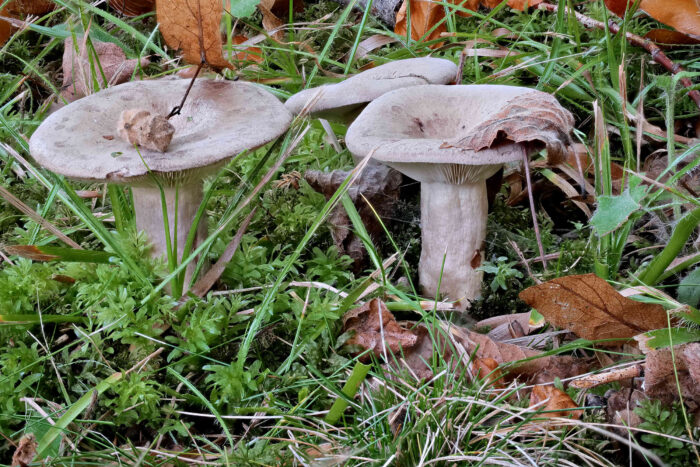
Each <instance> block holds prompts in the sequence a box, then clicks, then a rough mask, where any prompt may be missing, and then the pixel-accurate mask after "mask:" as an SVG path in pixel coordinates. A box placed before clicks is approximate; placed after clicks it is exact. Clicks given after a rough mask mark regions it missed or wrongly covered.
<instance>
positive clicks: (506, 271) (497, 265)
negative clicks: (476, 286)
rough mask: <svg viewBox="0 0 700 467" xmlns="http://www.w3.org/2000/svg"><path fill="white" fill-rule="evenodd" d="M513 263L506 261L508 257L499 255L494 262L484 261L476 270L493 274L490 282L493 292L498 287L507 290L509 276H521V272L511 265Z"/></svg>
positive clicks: (514, 262) (520, 277) (513, 262)
mask: <svg viewBox="0 0 700 467" xmlns="http://www.w3.org/2000/svg"><path fill="white" fill-rule="evenodd" d="M515 264H516V261H508V258H506V257H505V256H499V257H498V258H496V261H494V262H490V261H485V262H484V264H482V265H481V266H479V267H478V268H476V270H477V271H483V272H485V273H486V274H493V275H494V277H493V280H492V281H491V284H490V285H491V290H492V291H494V292H495V291H496V290H498V289H499V288H501V289H503V290H508V281H509V280H510V279H511V278H513V277H515V278H518V279H522V277H523V273H522V272H520V271H518V270H517V269H515V268H514V267H513V266H514V265H515Z"/></svg>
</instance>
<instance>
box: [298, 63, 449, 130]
mask: <svg viewBox="0 0 700 467" xmlns="http://www.w3.org/2000/svg"><path fill="white" fill-rule="evenodd" d="M456 77H457V66H456V65H455V64H454V63H452V62H451V61H449V60H445V59H443V58H434V57H421V58H409V59H406V60H396V61H393V62H389V63H386V64H384V65H381V66H378V67H376V68H372V69H369V70H367V71H363V72H362V73H358V74H356V75H354V76H352V77H350V78H348V79H346V80H345V81H341V82H340V83H337V84H328V85H324V86H319V87H317V88H311V89H306V90H304V91H301V92H299V93H297V94H295V95H293V96H292V97H290V98H289V99H288V100H287V102H286V103H285V104H284V105H285V107H287V109H288V110H289V111H290V112H292V114H294V115H297V114H299V113H300V112H301V110H302V109H303V108H304V107H305V106H306V105H307V103H308V102H309V101H313V100H314V99H315V98H316V96H317V94H318V93H319V92H321V94H320V95H319V97H318V100H316V101H315V102H314V104H313V105H312V106H311V108H310V115H311V116H312V117H314V118H325V119H327V120H334V121H342V122H349V121H352V120H353V118H355V117H356V116H357V114H358V113H359V111H360V110H361V109H362V107H363V106H364V105H366V104H367V103H368V102H371V101H373V100H374V99H376V98H378V97H379V96H381V95H383V94H385V93H387V92H389V91H393V90H394V89H399V88H404V87H409V86H418V85H424V84H448V83H451V82H453V81H454V80H455V78H456Z"/></svg>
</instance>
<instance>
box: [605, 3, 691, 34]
mask: <svg viewBox="0 0 700 467" xmlns="http://www.w3.org/2000/svg"><path fill="white" fill-rule="evenodd" d="M633 4H634V0H605V6H607V7H608V9H609V10H610V11H612V12H613V13H615V14H616V15H617V16H620V17H623V16H624V15H625V9H626V8H629V7H631V6H632V5H633ZM628 5H629V6H628ZM639 9H640V10H642V11H644V12H645V13H646V14H648V15H649V16H651V17H652V18H654V19H655V20H657V21H659V22H661V23H664V24H667V25H669V26H671V27H673V28H675V29H677V30H678V31H680V32H682V33H684V34H687V35H689V36H691V37H694V38H696V39H700V6H699V5H698V2H697V0H641V1H640V2H639Z"/></svg>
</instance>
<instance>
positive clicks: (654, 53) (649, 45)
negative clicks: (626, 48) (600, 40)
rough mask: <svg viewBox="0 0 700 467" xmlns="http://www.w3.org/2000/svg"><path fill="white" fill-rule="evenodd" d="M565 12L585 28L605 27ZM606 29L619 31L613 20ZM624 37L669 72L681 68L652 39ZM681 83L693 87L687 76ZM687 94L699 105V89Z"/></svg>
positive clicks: (542, 5)
mask: <svg viewBox="0 0 700 467" xmlns="http://www.w3.org/2000/svg"><path fill="white" fill-rule="evenodd" d="M538 8H539V9H540V10H546V11H549V12H552V13H556V12H557V11H559V7H558V6H557V5H552V4H551V3H540V4H539V6H538ZM565 11H566V12H567V13H569V14H571V13H573V14H574V15H575V17H576V19H577V20H578V21H579V22H580V23H581V24H583V25H584V26H585V27H587V28H596V29H605V23H603V22H602V21H598V20H595V19H593V18H590V17H588V16H586V15H582V14H581V13H577V12H575V11H571V10H569V9H568V8H567V9H566V10H565ZM608 29H609V30H610V31H611V32H612V33H613V34H617V33H618V32H620V26H618V24H617V23H615V22H614V21H613V20H609V21H608ZM625 38H626V39H627V40H628V41H629V42H630V43H631V44H633V45H636V46H637V47H641V48H643V49H644V50H646V51H647V52H649V53H650V54H651V58H652V59H653V60H654V61H655V62H656V63H658V64H659V65H661V66H663V67H664V68H666V69H667V70H668V71H670V72H671V74H674V75H675V74H678V73H680V72H682V71H684V70H683V67H681V66H680V65H679V64H677V63H673V61H672V60H671V59H670V58H668V57H667V56H666V54H665V53H663V51H662V50H661V49H660V48H659V46H657V45H656V44H654V43H653V42H652V41H650V40H649V39H645V38H643V37H641V36H638V35H636V34H632V33H631V32H626V33H625ZM680 82H681V84H682V85H683V86H684V87H686V88H692V87H693V82H692V81H691V80H690V79H688V78H681V79H680ZM688 96H690V98H691V99H693V100H694V101H695V103H696V104H697V106H698V107H700V91H697V90H695V89H691V90H689V91H688Z"/></svg>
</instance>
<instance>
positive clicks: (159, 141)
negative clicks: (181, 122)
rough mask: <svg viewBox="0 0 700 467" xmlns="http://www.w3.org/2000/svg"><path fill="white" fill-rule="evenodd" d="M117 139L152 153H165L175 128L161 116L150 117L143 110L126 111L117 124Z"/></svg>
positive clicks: (148, 113)
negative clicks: (149, 150) (119, 138)
mask: <svg viewBox="0 0 700 467" xmlns="http://www.w3.org/2000/svg"><path fill="white" fill-rule="evenodd" d="M117 132H118V133H119V137H121V139H123V140H124V141H126V142H127V143H129V144H136V145H138V146H141V147H143V148H146V149H151V150H153V151H158V152H165V151H166V150H167V149H168V145H170V141H172V139H173V135H174V134H175V127H174V126H172V125H171V124H170V122H168V119H167V118H166V117H165V116H163V115H151V112H149V111H148V110H144V109H126V110H124V111H123V112H122V113H121V115H120V116H119V122H118V123H117Z"/></svg>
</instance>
